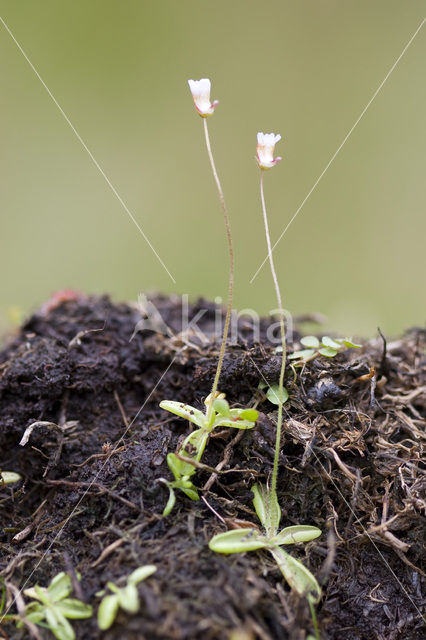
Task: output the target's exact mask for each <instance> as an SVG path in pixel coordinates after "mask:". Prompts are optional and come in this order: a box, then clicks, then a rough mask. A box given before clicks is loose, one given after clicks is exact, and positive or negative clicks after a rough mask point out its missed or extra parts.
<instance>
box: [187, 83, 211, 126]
mask: <svg viewBox="0 0 426 640" xmlns="http://www.w3.org/2000/svg"><path fill="white" fill-rule="evenodd" d="M188 84H189V88H190V90H191V93H192V97H193V98H194V104H195V108H196V109H197V111H198V113H199V114H200V116H201V117H202V118H207V117H208V116H211V115H213V112H214V110H215V107H216V106H217V105H218V104H219V101H218V100H215V101H214V102H210V89H211V82H210V80H209V79H208V78H201V80H188Z"/></svg>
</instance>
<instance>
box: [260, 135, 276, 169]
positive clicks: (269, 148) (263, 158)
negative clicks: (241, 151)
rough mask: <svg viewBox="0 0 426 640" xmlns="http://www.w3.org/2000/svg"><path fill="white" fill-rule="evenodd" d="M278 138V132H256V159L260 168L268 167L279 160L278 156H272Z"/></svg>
mask: <svg viewBox="0 0 426 640" xmlns="http://www.w3.org/2000/svg"><path fill="white" fill-rule="evenodd" d="M280 140H281V136H280V135H279V134H277V135H275V133H262V132H261V131H259V133H258V134H257V146H256V160H257V163H258V165H259V167H260V168H261V169H270V168H271V167H273V166H275V165H276V164H277V162H279V161H280V160H281V158H280V157H279V156H278V157H276V158H274V148H275V145H276V144H277V142H279V141H280Z"/></svg>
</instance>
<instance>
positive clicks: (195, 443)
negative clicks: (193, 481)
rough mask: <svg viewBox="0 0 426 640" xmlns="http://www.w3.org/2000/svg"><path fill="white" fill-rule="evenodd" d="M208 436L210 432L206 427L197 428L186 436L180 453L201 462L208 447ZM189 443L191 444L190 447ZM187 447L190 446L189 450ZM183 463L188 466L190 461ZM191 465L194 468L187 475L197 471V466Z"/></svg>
mask: <svg viewBox="0 0 426 640" xmlns="http://www.w3.org/2000/svg"><path fill="white" fill-rule="evenodd" d="M208 438H209V432H208V431H207V430H206V429H196V431H193V432H192V433H190V434H189V435H188V436H186V438H185V440H184V441H183V444H182V446H181V448H180V450H179V453H180V455H183V456H185V457H187V458H194V459H195V460H197V462H199V461H200V460H201V456H202V455H203V453H204V449H205V448H206V443H207V440H208ZM188 445H190V446H189V447H188ZM187 447H188V448H189V451H188V450H187ZM181 464H183V465H186V466H188V464H189V463H187V462H182V463H181ZM189 466H191V467H192V469H193V470H192V472H191V473H189V472H188V474H187V475H192V474H193V473H195V471H194V469H195V467H193V466H192V465H189Z"/></svg>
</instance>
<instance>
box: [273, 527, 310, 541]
mask: <svg viewBox="0 0 426 640" xmlns="http://www.w3.org/2000/svg"><path fill="white" fill-rule="evenodd" d="M320 535H321V529H318V527H311V526H309V525H305V524H298V525H295V526H292V527H285V529H282V530H281V531H280V532H279V534H278V535H276V536H275V537H274V540H273V542H274V543H275V544H279V545H281V544H296V543H297V542H309V541H310V540H314V539H315V538H318V536H320Z"/></svg>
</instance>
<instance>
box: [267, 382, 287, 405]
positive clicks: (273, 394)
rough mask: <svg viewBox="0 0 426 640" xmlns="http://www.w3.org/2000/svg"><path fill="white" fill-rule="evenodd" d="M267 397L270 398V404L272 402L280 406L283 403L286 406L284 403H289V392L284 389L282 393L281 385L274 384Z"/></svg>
mask: <svg viewBox="0 0 426 640" xmlns="http://www.w3.org/2000/svg"><path fill="white" fill-rule="evenodd" d="M266 397H267V398H268V400H269V402H272V404H280V403H281V402H282V403H283V404H284V402H287V400H288V391H287V389H286V388H285V387H283V388H282V391H281V393H280V388H279V385H277V384H273V385H271V386H270V387H269V389H268V391H267V392H266Z"/></svg>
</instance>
